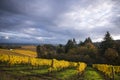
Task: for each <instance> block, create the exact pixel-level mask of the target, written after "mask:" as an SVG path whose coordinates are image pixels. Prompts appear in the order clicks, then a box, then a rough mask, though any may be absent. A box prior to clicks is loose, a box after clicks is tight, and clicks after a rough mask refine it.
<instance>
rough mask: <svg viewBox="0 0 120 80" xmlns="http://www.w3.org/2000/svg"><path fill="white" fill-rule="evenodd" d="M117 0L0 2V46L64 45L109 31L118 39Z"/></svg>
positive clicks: (119, 3) (98, 38) (119, 2)
mask: <svg viewBox="0 0 120 80" xmlns="http://www.w3.org/2000/svg"><path fill="white" fill-rule="evenodd" d="M119 6H120V0H0V42H9V43H11V42H12V43H16V42H17V43H54V44H56V43H66V42H67V40H68V39H72V38H75V39H76V40H77V41H79V40H81V41H84V40H85V38H87V37H91V39H92V40H93V41H94V42H96V41H101V40H102V39H103V37H104V35H105V33H106V31H109V32H110V33H111V35H112V37H113V39H120V7H119Z"/></svg>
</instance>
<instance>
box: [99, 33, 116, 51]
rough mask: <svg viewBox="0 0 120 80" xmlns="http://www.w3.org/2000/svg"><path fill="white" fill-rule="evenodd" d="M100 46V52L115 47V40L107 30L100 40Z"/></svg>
mask: <svg viewBox="0 0 120 80" xmlns="http://www.w3.org/2000/svg"><path fill="white" fill-rule="evenodd" d="M100 48H101V51H102V53H104V52H105V50H106V49H108V48H115V42H114V40H113V39H112V37H111V35H110V33H109V32H107V33H106V34H105V37H104V40H103V41H102V42H101V45H100Z"/></svg>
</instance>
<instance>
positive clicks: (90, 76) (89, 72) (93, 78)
mask: <svg viewBox="0 0 120 80" xmlns="http://www.w3.org/2000/svg"><path fill="white" fill-rule="evenodd" d="M84 80H105V79H104V78H103V76H102V75H101V74H100V73H99V72H97V71H96V70H94V69H93V68H91V67H87V68H86V71H85V73H84Z"/></svg>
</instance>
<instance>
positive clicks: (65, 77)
mask: <svg viewBox="0 0 120 80" xmlns="http://www.w3.org/2000/svg"><path fill="white" fill-rule="evenodd" d="M75 75H77V70H76V69H74V68H70V69H65V70H63V71H61V72H58V73H57V74H56V77H57V78H59V79H62V80H70V78H72V77H73V76H75Z"/></svg>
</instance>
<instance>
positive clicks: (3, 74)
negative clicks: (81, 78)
mask: <svg viewBox="0 0 120 80" xmlns="http://www.w3.org/2000/svg"><path fill="white" fill-rule="evenodd" d="M48 69H49V68H48V67H45V66H44V67H39V68H38V67H32V66H29V65H16V66H11V67H8V66H5V65H4V64H0V80H75V79H74V77H73V76H75V75H76V74H77V70H76V69H75V68H69V69H65V70H62V71H58V72H57V71H56V72H52V73H49V72H48ZM70 78H72V79H70Z"/></svg>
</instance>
